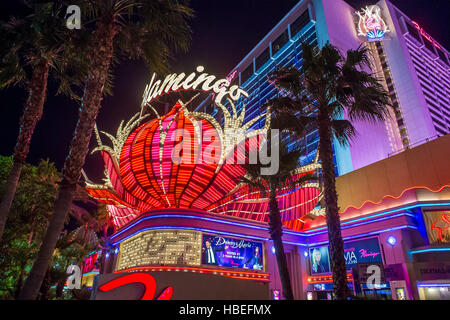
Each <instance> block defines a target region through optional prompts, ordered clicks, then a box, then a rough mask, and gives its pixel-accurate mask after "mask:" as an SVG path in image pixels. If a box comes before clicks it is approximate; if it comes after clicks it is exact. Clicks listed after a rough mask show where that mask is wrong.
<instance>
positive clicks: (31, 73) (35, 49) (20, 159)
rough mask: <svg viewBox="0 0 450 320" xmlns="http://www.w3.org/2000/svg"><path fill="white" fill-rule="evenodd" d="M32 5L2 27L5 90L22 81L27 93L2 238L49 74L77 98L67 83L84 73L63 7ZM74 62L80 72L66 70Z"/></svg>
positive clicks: (0, 63)
mask: <svg viewBox="0 0 450 320" xmlns="http://www.w3.org/2000/svg"><path fill="white" fill-rule="evenodd" d="M29 5H30V7H31V9H32V11H33V12H32V14H30V15H28V16H27V17H25V18H24V19H16V18H12V19H11V20H10V21H9V22H8V23H4V24H2V25H1V29H0V39H1V41H2V49H1V50H2V51H1V52H0V54H1V58H0V88H5V87H8V86H10V85H20V86H24V87H25V88H26V89H27V91H28V98H27V100H26V103H25V106H24V110H23V115H22V119H21V121H20V131H19V136H18V138H17V142H16V146H15V149H14V164H13V167H12V169H11V171H10V173H9V176H8V179H7V183H6V186H5V192H4V194H3V197H2V199H1V202H0V240H1V238H2V236H3V231H4V228H5V223H6V220H7V218H8V213H9V211H10V209H11V204H12V201H13V199H14V196H15V194H16V189H17V184H18V181H19V178H20V174H21V171H22V167H23V165H24V164H25V160H26V157H27V155H28V151H29V149H30V141H31V138H32V135H33V132H34V129H35V127H36V124H37V123H38V122H39V120H40V119H41V117H42V112H43V106H44V102H45V98H46V95H47V81H48V78H49V76H50V75H53V76H54V78H56V79H58V80H60V82H59V89H58V92H59V93H65V94H69V95H71V96H74V93H73V92H72V91H71V90H70V86H68V85H67V84H68V83H69V82H72V83H75V82H77V80H76V77H77V76H79V75H80V74H81V73H80V72H81V71H82V68H81V66H82V65H83V63H82V62H81V61H80V60H79V59H78V58H77V56H76V55H72V54H71V52H70V51H69V50H64V47H65V46H66V45H67V39H69V38H70V37H69V36H68V35H67V28H65V27H64V24H63V21H64V20H63V19H62V17H61V15H60V13H61V10H60V9H61V6H59V5H56V4H52V3H46V4H39V3H34V2H33V1H30V2H29ZM75 64H76V65H77V67H76V69H77V70H78V71H79V72H78V73H71V72H67V71H68V70H69V69H71V68H72V67H73V66H74V65H75Z"/></svg>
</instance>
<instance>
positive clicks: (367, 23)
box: [356, 5, 390, 41]
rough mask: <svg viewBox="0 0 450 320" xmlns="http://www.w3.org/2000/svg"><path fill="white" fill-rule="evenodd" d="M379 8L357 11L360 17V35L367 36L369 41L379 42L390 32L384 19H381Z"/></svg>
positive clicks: (368, 7) (374, 6) (372, 7)
mask: <svg viewBox="0 0 450 320" xmlns="http://www.w3.org/2000/svg"><path fill="white" fill-rule="evenodd" d="M380 13H381V9H380V7H379V6H376V5H373V6H367V7H366V8H365V9H364V8H363V9H362V10H361V12H360V11H356V14H357V15H358V17H359V21H358V35H359V36H365V37H367V39H368V40H369V41H378V40H381V39H383V38H384V36H385V34H386V33H387V32H390V31H389V29H388V27H387V25H386V23H385V22H384V20H383V18H381V14H380Z"/></svg>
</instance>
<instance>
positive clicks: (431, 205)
mask: <svg viewBox="0 0 450 320" xmlns="http://www.w3.org/2000/svg"><path fill="white" fill-rule="evenodd" d="M436 206H450V202H440V203H422V204H414V205H410V206H406V207H401V208H397V209H393V210H388V211H384V212H380V213H376V214H373V215H370V216H367V217H361V218H356V219H353V220H348V221H344V222H342V223H341V225H345V224H349V223H353V222H356V221H360V220H366V219H370V218H373V217H378V216H382V215H385V214H389V213H394V212H398V211H402V210H409V209H415V208H420V207H436ZM414 217H415V216H414ZM326 228H327V227H326V226H324V227H318V228H314V229H310V230H306V231H304V232H305V233H311V232H314V231H316V230H321V229H326Z"/></svg>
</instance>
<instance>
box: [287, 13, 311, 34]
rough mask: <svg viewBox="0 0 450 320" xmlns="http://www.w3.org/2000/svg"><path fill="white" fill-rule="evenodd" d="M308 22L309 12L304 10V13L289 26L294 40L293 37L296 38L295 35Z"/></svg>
mask: <svg viewBox="0 0 450 320" xmlns="http://www.w3.org/2000/svg"><path fill="white" fill-rule="evenodd" d="M309 21H310V18H309V11H308V9H306V10H305V12H303V13H302V14H301V15H300V17H298V18H297V20H295V21H294V22H293V23H292V24H291V37H292V38H294V36H296V35H297V33H299V32H300V30H302V29H303V28H304V27H305V26H306V25H307V24H308V22H309Z"/></svg>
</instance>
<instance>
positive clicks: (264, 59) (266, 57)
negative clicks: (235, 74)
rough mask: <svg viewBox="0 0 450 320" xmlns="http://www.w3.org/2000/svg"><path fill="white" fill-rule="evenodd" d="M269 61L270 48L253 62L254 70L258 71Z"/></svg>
mask: <svg viewBox="0 0 450 320" xmlns="http://www.w3.org/2000/svg"><path fill="white" fill-rule="evenodd" d="M269 59H270V48H269V47H267V48H266V50H264V51H263V52H262V53H261V54H260V55H259V56H258V58H256V60H255V69H256V70H259V69H260V68H261V67H262V66H263V65H264V64H265V63H266V62H267V60H269Z"/></svg>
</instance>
